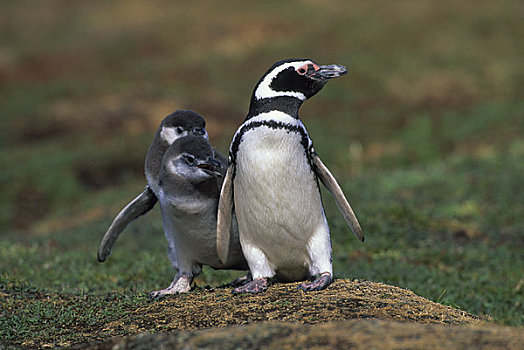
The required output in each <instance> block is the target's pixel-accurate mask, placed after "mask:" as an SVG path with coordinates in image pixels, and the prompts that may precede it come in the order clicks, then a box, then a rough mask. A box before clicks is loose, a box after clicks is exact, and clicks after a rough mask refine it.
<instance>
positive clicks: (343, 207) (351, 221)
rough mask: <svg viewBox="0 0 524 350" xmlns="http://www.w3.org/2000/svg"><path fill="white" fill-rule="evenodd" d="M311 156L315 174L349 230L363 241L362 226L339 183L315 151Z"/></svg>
mask: <svg viewBox="0 0 524 350" xmlns="http://www.w3.org/2000/svg"><path fill="white" fill-rule="evenodd" d="M311 158H312V160H313V164H314V165H315V172H316V174H317V176H318V177H319V179H320V181H322V184H323V185H324V186H325V187H326V188H327V189H328V191H329V192H330V193H331V195H332V196H333V198H334V199H335V203H337V207H338V210H340V212H341V213H342V215H343V216H344V219H345V220H346V222H347V223H348V225H349V227H350V228H351V231H353V233H354V234H355V236H356V237H357V238H358V239H359V240H360V241H362V242H364V235H363V233H362V228H361V227H360V224H359V223H358V220H357V217H356V215H355V213H354V212H353V209H351V206H350V205H349V203H348V201H347V199H346V196H344V192H342V189H341V188H340V185H339V184H338V182H337V180H336V179H335V177H334V176H333V175H332V174H331V172H330V171H329V169H328V168H327V167H326V166H325V165H324V163H322V161H321V160H320V158H319V157H318V155H317V154H316V153H313V154H312V155H311Z"/></svg>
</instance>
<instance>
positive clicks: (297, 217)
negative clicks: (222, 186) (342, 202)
mask: <svg viewBox="0 0 524 350" xmlns="http://www.w3.org/2000/svg"><path fill="white" fill-rule="evenodd" d="M236 164H237V166H236V175H235V179H234V200H235V210H236V214H237V219H238V226H239V233H240V242H241V244H242V248H243V249H244V247H246V246H250V245H253V246H255V247H257V248H259V249H260V250H262V251H263V252H264V254H265V255H266V257H267V259H268V261H269V263H270V265H271V267H272V268H273V269H274V271H276V274H277V276H279V277H281V278H284V279H288V280H298V279H303V278H304V277H305V276H306V275H307V274H308V271H310V270H311V268H310V267H311V264H312V261H311V254H310V249H311V245H310V243H311V241H312V240H313V241H314V239H312V238H313V237H314V236H315V235H318V234H319V233H320V234H321V235H324V236H326V235H327V236H328V237H329V231H328V228H327V222H326V219H325V216H324V210H323V207H322V202H321V197H320V192H319V189H318V184H317V180H316V176H315V174H314V173H313V172H312V171H311V168H310V165H309V163H308V161H307V158H306V154H305V151H304V147H303V146H302V144H301V136H300V134H298V133H294V132H287V131H286V130H282V129H269V128H268V127H264V126H262V127H258V128H255V129H253V130H250V131H247V132H246V133H245V134H244V135H243V138H242V142H241V143H240V145H239V148H238V152H237V159H236ZM324 238H325V237H324ZM327 239H328V240H329V238H327ZM244 254H245V255H246V254H249V253H246V250H245V249H244ZM327 254H330V252H327ZM246 257H247V255H246Z"/></svg>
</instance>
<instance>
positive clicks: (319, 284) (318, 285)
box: [298, 272, 333, 292]
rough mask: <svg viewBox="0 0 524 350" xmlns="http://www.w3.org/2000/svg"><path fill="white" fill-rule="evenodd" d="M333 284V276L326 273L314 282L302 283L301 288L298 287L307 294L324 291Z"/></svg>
mask: <svg viewBox="0 0 524 350" xmlns="http://www.w3.org/2000/svg"><path fill="white" fill-rule="evenodd" d="M331 282H333V277H331V274H330V273H329V272H324V273H323V274H321V275H320V276H319V277H318V278H317V279H315V280H314V281H313V282H304V283H302V284H301V285H300V286H298V289H301V290H303V291H306V292H309V291H313V290H322V289H326V288H327V286H329V285H330V284H331Z"/></svg>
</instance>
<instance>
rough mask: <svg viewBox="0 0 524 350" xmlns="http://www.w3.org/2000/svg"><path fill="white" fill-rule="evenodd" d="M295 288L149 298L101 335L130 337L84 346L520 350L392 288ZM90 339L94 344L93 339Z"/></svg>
mask: <svg viewBox="0 0 524 350" xmlns="http://www.w3.org/2000/svg"><path fill="white" fill-rule="evenodd" d="M298 284H299V283H284V284H282V283H279V284H273V285H271V286H270V287H269V289H268V290H267V291H266V292H265V293H261V294H257V295H239V296H233V295H232V294H231V288H216V289H212V288H204V289H198V288H197V289H196V290H194V291H192V292H190V293H187V294H185V295H178V296H171V297H167V298H165V299H162V300H159V301H153V302H151V303H148V304H147V305H144V306H143V307H141V308H139V309H137V310H135V311H134V312H132V313H131V315H129V316H128V317H126V318H125V319H122V320H118V321H115V322H111V323H108V324H106V325H100V330H102V331H103V332H104V333H105V334H107V332H108V330H111V331H113V332H115V333H119V332H122V330H124V329H125V330H127V331H128V332H131V334H134V335H132V336H129V337H127V338H124V339H122V338H114V339H109V340H105V341H102V342H98V343H90V344H84V345H82V346H76V347H75V348H84V349H85V348H87V349H110V348H114V349H151V348H170V349H171V348H172V349H301V348H315V349H337V348H340V349H364V348H365V349H400V348H402V349H452V348H468V349H470V348H471V349H520V347H519V346H522V344H524V330H523V329H522V328H514V327H503V326H499V325H495V324H493V323H491V322H489V321H488V320H485V319H484V320H483V319H481V318H479V317H478V316H475V315H472V314H469V313H467V312H465V311H462V310H458V309H455V308H452V307H449V306H445V305H441V304H438V303H434V302H432V301H430V300H428V299H425V298H423V297H420V296H418V295H416V294H414V293H413V292H411V291H409V290H405V289H401V288H398V287H393V286H389V285H385V284H381V283H374V282H367V281H357V280H355V281H349V280H336V281H335V282H334V283H333V284H332V285H331V286H329V287H328V288H327V289H326V290H324V291H319V292H308V293H306V292H303V291H300V290H297V286H298ZM91 339H96V336H95V337H92V338H91Z"/></svg>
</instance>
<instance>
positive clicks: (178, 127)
mask: <svg viewBox="0 0 524 350" xmlns="http://www.w3.org/2000/svg"><path fill="white" fill-rule="evenodd" d="M183 132H184V129H182V127H181V126H177V128H176V133H177V134H181V133H183Z"/></svg>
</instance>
